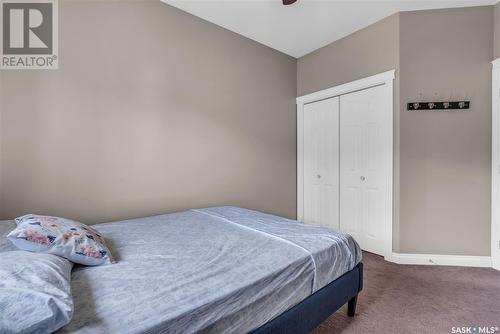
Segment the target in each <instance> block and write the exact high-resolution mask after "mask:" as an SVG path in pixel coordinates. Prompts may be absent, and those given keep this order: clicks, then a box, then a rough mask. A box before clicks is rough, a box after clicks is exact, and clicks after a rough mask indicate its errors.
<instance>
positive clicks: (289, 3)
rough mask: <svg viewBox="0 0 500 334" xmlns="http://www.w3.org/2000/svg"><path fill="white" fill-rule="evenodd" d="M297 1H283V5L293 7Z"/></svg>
mask: <svg viewBox="0 0 500 334" xmlns="http://www.w3.org/2000/svg"><path fill="white" fill-rule="evenodd" d="M295 1H297V0H283V4H284V5H285V6H286V5H291V4H292V3H294V2H295Z"/></svg>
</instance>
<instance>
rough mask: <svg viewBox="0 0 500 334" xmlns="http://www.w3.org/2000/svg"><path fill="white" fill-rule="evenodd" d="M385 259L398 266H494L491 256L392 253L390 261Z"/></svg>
mask: <svg viewBox="0 0 500 334" xmlns="http://www.w3.org/2000/svg"><path fill="white" fill-rule="evenodd" d="M385 259H386V260H387V261H390V262H394V263H398V264H419V265H438V266H460V267H488V268H491V266H492V263H491V257H490V256H469V255H434V254H404V253H392V255H391V258H390V259H388V258H387V257H386V258H385Z"/></svg>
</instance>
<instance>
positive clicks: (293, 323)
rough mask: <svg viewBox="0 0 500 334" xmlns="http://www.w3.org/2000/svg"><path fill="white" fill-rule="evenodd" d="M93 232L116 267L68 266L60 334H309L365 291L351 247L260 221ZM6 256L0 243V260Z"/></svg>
mask: <svg viewBox="0 0 500 334" xmlns="http://www.w3.org/2000/svg"><path fill="white" fill-rule="evenodd" d="M7 225H8V224H6V223H4V224H1V226H0V233H3V232H4V231H2V230H1V229H6V226H7ZM93 227H94V228H95V229H96V230H98V231H99V232H100V233H102V234H103V235H104V236H105V238H106V241H107V243H108V246H109V247H110V249H111V252H112V253H113V254H114V256H115V258H116V260H117V263H116V264H112V265H104V266H97V267H85V266H79V265H75V267H74V268H73V271H72V277H71V290H72V294H73V298H74V304H75V311H74V316H73V319H72V321H71V322H70V323H69V324H68V325H66V326H65V327H63V328H62V329H60V330H59V331H58V333H247V332H252V333H254V334H263V333H289V334H290V333H292V334H293V333H307V332H309V331H311V330H312V329H314V328H315V327H316V326H317V325H319V324H320V323H321V322H322V321H324V320H325V319H326V318H327V317H328V316H329V315H330V314H332V313H333V312H335V311H336V310H337V309H338V308H340V307H341V306H342V305H344V304H345V303H348V304H349V307H348V314H349V315H351V316H352V315H353V314H354V311H355V306H356V300H357V294H358V292H359V291H361V289H362V277H363V267H362V263H361V251H360V249H359V246H358V245H357V243H356V242H355V241H354V239H353V238H352V237H350V236H349V235H346V234H342V233H338V232H336V231H333V230H330V229H327V228H323V227H320V226H316V225H309V224H304V223H301V222H298V221H295V220H289V219H285V218H282V217H278V216H274V215H270V214H265V213H261V212H257V211H252V210H247V209H242V208H237V207H214V208H205V209H194V210H188V211H183V212H177V213H172V214H166V215H160V216H154V217H148V218H141V219H132V220H125V221H119V222H112V223H103V224H96V225H93ZM3 239H5V238H3ZM11 248H12V246H11V245H9V244H8V241H7V243H6V242H4V241H3V240H2V241H0V251H9V250H11Z"/></svg>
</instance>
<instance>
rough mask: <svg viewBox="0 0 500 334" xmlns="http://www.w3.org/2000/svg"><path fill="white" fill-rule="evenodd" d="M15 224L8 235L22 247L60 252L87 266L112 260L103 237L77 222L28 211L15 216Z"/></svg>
mask: <svg viewBox="0 0 500 334" xmlns="http://www.w3.org/2000/svg"><path fill="white" fill-rule="evenodd" d="M16 224H17V227H16V228H15V229H14V230H13V231H12V232H10V233H9V234H8V235H7V238H8V239H9V240H10V241H12V243H13V244H14V245H15V246H16V247H18V248H20V249H22V250H26V251H30V252H41V253H49V254H54V255H59V256H62V257H65V258H67V259H68V260H70V261H73V262H75V263H80V264H84V265H89V266H95V265H101V264H105V263H108V264H109V263H112V262H113V258H112V257H111V253H110V252H109V249H108V247H107V246H106V244H105V243H104V238H103V237H102V236H101V235H100V234H99V233H98V232H97V231H96V230H94V229H93V228H90V227H89V226H87V225H85V224H82V223H80V222H76V221H73V220H69V219H64V218H60V217H50V216H38V215H32V214H29V215H25V216H22V217H19V218H16Z"/></svg>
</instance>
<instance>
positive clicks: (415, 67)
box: [399, 7, 493, 255]
mask: <svg viewBox="0 0 500 334" xmlns="http://www.w3.org/2000/svg"><path fill="white" fill-rule="evenodd" d="M400 25H401V30H400V39H401V42H400V69H401V86H400V92H401V108H404V105H405V104H406V103H407V102H410V101H419V100H420V99H423V100H447V99H449V98H450V97H451V98H452V99H459V100H460V99H466V98H467V99H470V100H471V104H472V107H471V109H470V110H469V111H467V112H443V113H438V112H428V113H425V112H420V113H419V112H406V111H402V112H401V125H400V131H401V175H400V182H401V183H400V185H401V199H400V200H401V211H400V220H401V224H400V236H399V237H400V251H401V252H403V253H431V254H466V255H489V254H490V224H491V223H490V173H491V153H490V152H491V144H490V143H491V64H490V61H491V58H492V54H493V45H492V42H491V41H492V40H493V7H473V8H463V9H447V10H431V11H420V12H410V13H401V20H400ZM416 45H418V46H420V47H419V48H417V47H415V46H416Z"/></svg>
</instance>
